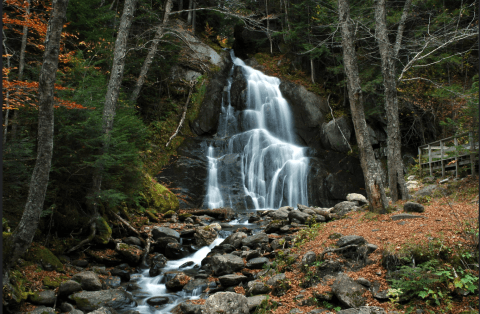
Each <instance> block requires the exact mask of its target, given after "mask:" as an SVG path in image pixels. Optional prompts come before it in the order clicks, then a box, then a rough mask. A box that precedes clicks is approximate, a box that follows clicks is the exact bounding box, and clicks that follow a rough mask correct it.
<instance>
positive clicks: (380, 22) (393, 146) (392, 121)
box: [375, 0, 408, 202]
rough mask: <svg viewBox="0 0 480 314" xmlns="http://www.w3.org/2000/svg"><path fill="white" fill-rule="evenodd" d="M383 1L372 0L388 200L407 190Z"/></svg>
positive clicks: (392, 55) (392, 49)
mask: <svg viewBox="0 0 480 314" xmlns="http://www.w3.org/2000/svg"><path fill="white" fill-rule="evenodd" d="M385 3H386V0H377V2H376V6H375V34H376V40H377V43H378V47H379V50H380V57H381V60H382V74H383V84H384V86H385V111H386V114H387V166H388V185H389V187H390V196H391V198H392V201H393V202H396V201H398V200H399V199H400V198H401V199H404V200H405V199H407V198H408V190H407V187H406V185H405V178H404V177H403V162H402V154H401V149H402V138H401V133H400V120H399V117H398V97H397V84H396V74H395V60H394V54H395V51H394V48H393V47H392V45H391V44H390V41H389V39H388V33H387V22H386V13H385ZM405 18H406V17H405ZM399 28H400V26H399ZM397 37H398V36H397ZM400 41H401V39H400ZM398 44H399V42H397V43H396V45H398Z"/></svg>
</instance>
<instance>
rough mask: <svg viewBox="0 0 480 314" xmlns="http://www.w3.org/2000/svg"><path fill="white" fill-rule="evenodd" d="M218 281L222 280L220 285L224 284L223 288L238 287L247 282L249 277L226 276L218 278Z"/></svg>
mask: <svg viewBox="0 0 480 314" xmlns="http://www.w3.org/2000/svg"><path fill="white" fill-rule="evenodd" d="M218 280H220V283H221V284H222V286H223V287H232V286H237V285H239V284H240V283H241V282H243V281H246V280H247V277H246V276H243V275H234V274H231V275H224V276H220V277H218Z"/></svg>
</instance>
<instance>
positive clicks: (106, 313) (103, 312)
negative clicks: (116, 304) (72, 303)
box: [69, 306, 126, 314]
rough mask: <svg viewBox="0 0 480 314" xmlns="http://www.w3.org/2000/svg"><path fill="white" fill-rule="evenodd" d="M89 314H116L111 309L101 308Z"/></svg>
mask: <svg viewBox="0 0 480 314" xmlns="http://www.w3.org/2000/svg"><path fill="white" fill-rule="evenodd" d="M69 314H74V313H72V312H70V313H69ZM89 314H117V311H115V310H114V309H112V308H111V307H108V306H102V307H101V308H99V309H96V310H95V311H92V312H90V313H89ZM124 314H126V313H124Z"/></svg>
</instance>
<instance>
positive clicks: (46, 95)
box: [4, 0, 68, 270]
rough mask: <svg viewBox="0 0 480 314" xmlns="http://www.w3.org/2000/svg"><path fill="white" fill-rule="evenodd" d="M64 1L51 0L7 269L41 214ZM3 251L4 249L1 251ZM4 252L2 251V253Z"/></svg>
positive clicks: (24, 247) (23, 248)
mask: <svg viewBox="0 0 480 314" xmlns="http://www.w3.org/2000/svg"><path fill="white" fill-rule="evenodd" d="M67 6H68V0H54V1H53V4H52V13H51V17H50V19H49V21H48V29H47V35H46V41H45V53H44V55H43V64H42V68H41V70H40V79H39V86H38V99H39V101H38V104H39V112H38V138H37V146H38V149H37V160H36V162H35V168H34V169H33V174H32V179H31V181H30V187H29V191H28V197H27V202H26V204H25V209H24V211H23V215H22V218H21V220H20V222H19V224H18V226H17V228H16V229H15V230H14V232H13V235H12V236H11V238H10V239H11V240H10V241H8V244H7V246H8V251H9V252H8V256H9V258H8V262H7V263H8V264H7V265H6V266H7V267H6V268H7V270H8V268H9V267H10V266H12V265H13V263H15V262H16V261H17V259H18V258H19V257H20V256H21V255H22V254H23V253H25V251H26V250H27V249H28V247H29V246H30V244H31V243H32V239H33V236H34V234H35V231H36V230H37V226H38V222H39V220H40V214H41V213H42V209H43V203H44V200H45V193H46V191H47V185H48V178H49V174H50V168H51V164H52V152H53V125H54V124H53V121H54V118H53V103H54V83H55V79H56V73H57V69H58V54H59V51H60V39H61V34H62V27H63V23H64V22H65V19H66V13H67ZM4 249H5V248H4ZM4 252H5V251H4Z"/></svg>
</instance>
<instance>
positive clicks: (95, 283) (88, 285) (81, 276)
mask: <svg viewBox="0 0 480 314" xmlns="http://www.w3.org/2000/svg"><path fill="white" fill-rule="evenodd" d="M72 280H75V281H76V282H78V283H80V285H81V286H82V289H83V290H87V291H97V290H100V289H102V283H101V282H100V279H99V278H98V275H97V274H96V273H94V272H93V271H82V272H80V273H77V274H75V275H74V276H73V277H72Z"/></svg>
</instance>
